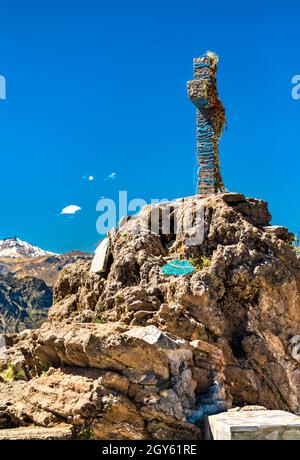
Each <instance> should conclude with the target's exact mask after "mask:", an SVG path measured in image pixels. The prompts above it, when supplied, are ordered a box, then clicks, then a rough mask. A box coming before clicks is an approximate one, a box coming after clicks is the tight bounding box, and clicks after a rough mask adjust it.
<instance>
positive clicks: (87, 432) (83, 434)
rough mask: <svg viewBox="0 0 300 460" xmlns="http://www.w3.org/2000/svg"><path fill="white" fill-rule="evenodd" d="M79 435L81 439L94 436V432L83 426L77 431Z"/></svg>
mask: <svg viewBox="0 0 300 460" xmlns="http://www.w3.org/2000/svg"><path fill="white" fill-rule="evenodd" d="M79 436H80V437H81V438H83V439H91V438H92V437H93V436H94V433H93V432H92V430H91V429H90V428H89V427H88V426H85V427H84V428H83V430H82V431H81V432H80V433H79Z"/></svg>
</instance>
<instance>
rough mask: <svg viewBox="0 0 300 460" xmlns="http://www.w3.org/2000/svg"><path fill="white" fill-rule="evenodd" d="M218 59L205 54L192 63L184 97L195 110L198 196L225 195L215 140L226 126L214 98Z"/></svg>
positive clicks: (221, 107) (222, 109) (223, 113)
mask: <svg viewBox="0 0 300 460" xmlns="http://www.w3.org/2000/svg"><path fill="white" fill-rule="evenodd" d="M217 62H218V57H217V55H215V54H214V53H212V52H210V51H208V52H207V53H206V54H204V55H203V56H201V57H199V58H196V59H194V80H191V81H189V82H188V95H189V98H190V100H191V101H192V102H193V104H195V106H196V107H197V158H198V193H199V194H201V195H202V194H209V193H218V192H222V191H225V190H226V189H225V187H224V184H223V181H222V177H221V172H220V166H219V137H220V135H221V133H222V131H223V128H224V125H225V124H226V118H225V110H224V107H223V106H222V103H221V101H220V99H219V97H218V92H217V82H216V71H217Z"/></svg>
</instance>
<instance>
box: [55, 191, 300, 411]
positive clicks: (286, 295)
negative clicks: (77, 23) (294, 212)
mask: <svg viewBox="0 0 300 460" xmlns="http://www.w3.org/2000/svg"><path fill="white" fill-rule="evenodd" d="M202 198H203V197H202ZM202 198H201V197H199V196H195V197H191V198H189V199H187V200H185V201H182V202H180V201H179V202H177V204H176V203H175V205H174V202H172V203H167V204H166V203H164V204H163V205H153V206H152V207H151V206H148V207H146V208H144V209H143V210H142V212H141V214H140V217H139V218H138V219H134V220H129V221H128V222H127V223H123V225H122V227H120V228H119V230H118V231H117V233H116V235H115V237H114V239H113V244H112V246H113V248H112V261H111V264H110V267H109V269H108V271H107V273H106V274H105V275H104V276H102V275H97V274H91V273H90V272H89V264H88V263H87V264H86V263H79V264H77V266H76V269H75V267H74V268H72V267H70V268H69V269H66V270H64V271H63V272H62V274H61V276H60V278H59V280H58V283H57V285H56V287H55V290H54V305H53V307H52V308H51V310H50V312H51V313H50V318H51V319H52V320H53V321H59V320H61V319H63V318H69V319H70V318H74V319H75V320H77V319H78V320H79V321H82V320H83V318H86V320H87V321H90V320H91V318H92V317H93V315H94V318H97V317H98V318H100V319H101V321H105V322H106V321H117V320H118V321H120V320H121V321H123V322H125V323H127V324H134V325H142V326H145V325H149V324H153V325H156V326H157V327H159V328H160V329H162V330H166V331H169V332H171V333H173V334H175V335H178V336H179V337H182V338H184V339H186V340H189V341H192V340H203V341H205V342H208V343H211V344H213V345H215V346H216V347H217V348H219V349H220V350H222V351H223V353H224V357H225V362H226V368H225V373H226V379H227V383H228V385H231V393H232V395H233V398H234V403H235V404H238V405H240V404H242V405H243V404H260V405H265V406H266V407H267V408H271V407H274V408H281V409H284V410H292V411H295V412H299V410H300V367H299V362H300V358H299V360H298V361H297V360H296V359H294V358H293V357H292V345H291V340H292V338H293V337H294V336H296V335H299V334H300V296H299V292H300V291H299V288H300V261H299V259H297V257H296V255H295V253H294V250H293V248H292V247H291V244H290V243H291V235H290V234H289V233H288V231H287V229H285V228H284V227H272V226H270V224H269V221H270V219H271V216H270V213H269V211H268V209H267V204H266V203H265V202H263V201H260V200H255V199H245V197H244V196H243V195H241V194H233V193H227V194H223V195H222V194H220V195H215V196H209V197H207V198H205V199H202ZM200 201H201V204H203V206H204V221H205V225H204V240H203V242H202V244H198V245H194V246H193V245H192V246H188V245H186V244H185V239H186V236H187V234H184V233H177V234H175V233H172V231H171V232H170V233H169V234H167V235H165V234H153V233H151V232H150V230H149V229H148V228H147V223H148V222H149V218H150V216H151V213H154V209H157V208H158V207H160V213H161V216H162V215H163V214H164V213H166V210H168V209H171V216H172V215H173V216H174V215H175V213H177V217H178V216H179V218H181V219H182V220H184V219H185V215H186V210H187V209H188V210H190V209H192V207H193V206H195V205H197V204H199V203H200ZM174 209H175V210H174ZM172 213H173V214H172ZM161 221H162V218H161ZM161 221H160V232H159V233H161V230H162V228H161ZM178 256H179V257H180V258H186V259H192V260H193V261H196V263H197V264H198V266H199V268H198V269H197V271H196V273H195V274H193V275H187V276H185V277H176V276H169V277H167V276H164V275H162V274H161V267H162V266H163V264H164V263H165V259H166V258H167V257H174V258H175V257H178ZM203 256H204V257H205V258H207V259H208V260H209V263H208V264H207V266H206V267H201V264H202V257H203ZM294 356H295V355H294Z"/></svg>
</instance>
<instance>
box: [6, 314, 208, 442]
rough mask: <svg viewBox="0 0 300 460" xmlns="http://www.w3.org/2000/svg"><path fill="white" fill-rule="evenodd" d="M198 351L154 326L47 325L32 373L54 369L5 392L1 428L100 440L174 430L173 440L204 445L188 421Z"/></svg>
mask: <svg viewBox="0 0 300 460" xmlns="http://www.w3.org/2000/svg"><path fill="white" fill-rule="evenodd" d="M22 346H24V343H22V345H21V347H22ZM195 349H197V350H198V349H199V347H198V348H197V347H195V344H194V345H193V346H192V345H191V344H190V343H189V342H187V341H185V340H183V339H180V338H178V337H175V336H172V335H170V334H168V333H164V332H162V331H160V330H159V329H158V328H157V327H155V326H147V327H140V326H139V327H135V326H126V325H125V324H123V325H122V324H120V323H108V324H81V325H78V326H77V327H76V328H74V326H73V324H66V323H63V324H62V323H58V324H52V323H45V324H44V325H43V326H42V327H41V328H40V329H39V330H38V331H35V332H33V333H32V334H31V335H30V337H29V338H28V342H27V344H26V351H25V349H24V353H26V360H27V361H26V362H27V366H29V367H30V366H31V367H32V368H34V369H38V368H39V367H40V368H41V369H42V366H43V364H44V363H48V364H49V365H52V366H53V367H52V368H50V369H49V370H48V371H47V372H46V373H45V372H44V373H41V374H40V375H37V376H36V378H33V379H31V380H30V381H29V382H22V383H21V382H12V383H11V384H9V385H3V389H2V391H1V396H0V404H2V405H3V407H5V410H4V412H3V423H2V426H3V427H6V426H16V425H19V424H21V425H26V424H29V423H35V424H38V425H41V426H44V427H49V426H50V427H51V426H56V425H57V424H58V423H61V422H63V423H67V424H71V425H72V426H74V427H76V429H77V431H78V430H79V431H80V430H83V429H84V427H89V428H90V429H91V431H92V432H93V433H94V435H93V436H94V437H95V439H111V437H113V439H167V437H168V434H167V433H170V430H172V429H173V430H174V433H173V438H172V439H175V438H176V436H177V434H178V436H179V439H194V438H193V437H195V438H199V437H201V432H200V430H199V429H198V428H197V427H195V426H193V425H191V424H189V423H187V421H186V415H185V414H187V413H188V411H189V410H192V409H193V408H194V407H195V402H196V396H195V389H196V386H197V382H196V381H195V380H194V379H193V367H194V355H193V352H194V350H195ZM38 374H39V372H38ZM4 415H5V417H4ZM155 420H156V421H158V424H157V425H155V424H153V422H154V421H155ZM149 424H150V428H149V429H148V425H149ZM175 433H177V434H176V435H175Z"/></svg>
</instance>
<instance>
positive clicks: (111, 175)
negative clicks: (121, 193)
mask: <svg viewBox="0 0 300 460" xmlns="http://www.w3.org/2000/svg"><path fill="white" fill-rule="evenodd" d="M116 177H117V173H116V172H112V173H111V174H110V175H109V176H107V178H106V179H115V178H116Z"/></svg>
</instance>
